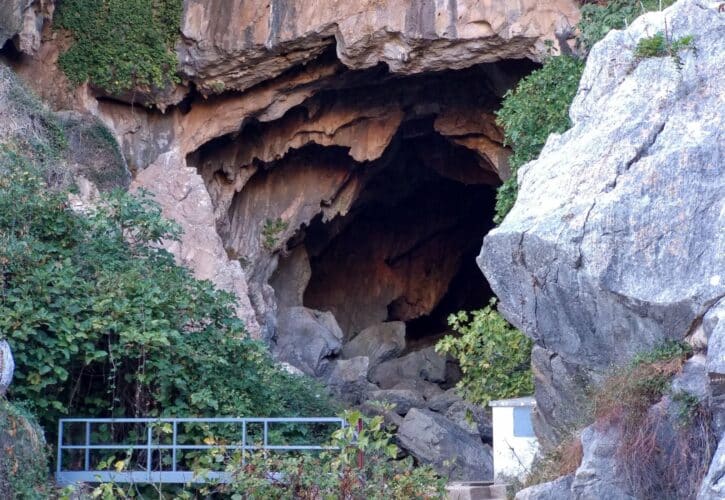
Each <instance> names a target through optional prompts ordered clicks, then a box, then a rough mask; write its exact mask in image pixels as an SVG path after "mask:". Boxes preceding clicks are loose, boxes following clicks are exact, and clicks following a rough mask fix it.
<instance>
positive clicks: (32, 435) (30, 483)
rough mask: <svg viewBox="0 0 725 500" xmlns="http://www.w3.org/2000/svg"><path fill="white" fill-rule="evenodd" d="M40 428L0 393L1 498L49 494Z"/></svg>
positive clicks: (41, 497) (46, 463)
mask: <svg viewBox="0 0 725 500" xmlns="http://www.w3.org/2000/svg"><path fill="white" fill-rule="evenodd" d="M49 493H50V487H49V482H48V458H47V456H46V450H45V439H44V437H43V431H42V430H41V429H40V428H39V427H38V424H37V423H36V422H35V419H34V418H33V416H32V415H31V414H30V413H28V412H27V411H25V410H24V409H23V408H21V407H19V406H16V405H13V404H10V403H9V402H8V401H7V400H6V399H5V398H4V397H2V396H0V498H23V499H28V500H34V499H38V500H41V499H44V498H49V496H50V495H49Z"/></svg>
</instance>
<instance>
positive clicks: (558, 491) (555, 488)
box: [516, 474, 574, 500]
mask: <svg viewBox="0 0 725 500" xmlns="http://www.w3.org/2000/svg"><path fill="white" fill-rule="evenodd" d="M573 480H574V475H573V474H568V475H566V476H562V477H560V478H559V479H556V480H554V481H550V482H548V483H542V484H537V485H535V486H530V487H528V488H525V489H523V490H521V491H519V492H518V493H516V500H569V499H570V498H573V497H572V493H571V483H572V481H573Z"/></svg>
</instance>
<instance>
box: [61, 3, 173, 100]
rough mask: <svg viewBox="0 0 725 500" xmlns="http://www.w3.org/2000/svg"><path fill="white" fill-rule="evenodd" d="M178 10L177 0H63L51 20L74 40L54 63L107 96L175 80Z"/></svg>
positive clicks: (69, 75) (79, 81)
mask: <svg viewBox="0 0 725 500" xmlns="http://www.w3.org/2000/svg"><path fill="white" fill-rule="evenodd" d="M181 14H182V1H181V0H64V1H63V2H60V3H59V5H58V11H57V13H56V17H55V23H56V26H57V27H59V28H63V29H66V30H68V31H69V32H70V33H71V34H72V35H73V39H74V43H73V45H71V47H70V48H69V49H68V51H67V52H65V53H63V54H61V56H60V58H59V64H60V67H61V68H62V69H63V71H64V72H65V73H66V75H67V76H68V78H69V79H70V81H71V82H72V83H73V84H76V85H78V84H81V83H83V82H86V81H88V82H90V83H91V84H93V85H96V86H98V87H100V88H103V89H105V90H106V91H108V92H110V93H111V94H119V93H122V92H124V91H128V90H131V89H134V88H139V87H141V88H144V87H146V88H164V87H166V86H168V85H170V84H173V83H176V82H178V81H179V79H178V77H177V76H176V66H177V60H176V54H175V53H174V43H175V42H176V39H177V38H178V35H179V26H180V23H181Z"/></svg>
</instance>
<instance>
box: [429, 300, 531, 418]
mask: <svg viewBox="0 0 725 500" xmlns="http://www.w3.org/2000/svg"><path fill="white" fill-rule="evenodd" d="M495 303H496V302H495V300H491V304H490V305H488V306H486V307H485V308H483V309H481V310H478V311H473V312H472V313H470V314H469V313H467V312H464V311H460V312H458V313H456V314H452V315H451V316H449V317H448V323H449V324H450V325H451V327H453V330H455V331H456V332H457V333H458V335H457V336H454V335H447V336H445V337H444V338H443V339H441V340H440V341H439V342H438V344H437V345H436V350H437V351H439V352H444V353H447V354H450V355H452V356H453V357H455V358H457V359H458V361H459V363H460V365H461V371H462V372H463V378H462V379H461V381H460V382H459V384H458V388H459V389H460V390H461V392H462V394H463V395H464V396H465V397H466V399H469V400H470V401H472V402H474V403H478V404H481V405H484V406H485V405H486V404H488V401H490V400H491V399H498V398H510V397H516V396H524V395H529V394H531V393H532V392H533V391H534V385H533V379H532V375H531V346H532V342H531V340H530V339H529V338H527V337H526V336H524V335H523V334H522V333H521V332H519V331H518V330H516V329H515V328H514V327H512V326H511V325H510V324H509V323H508V322H507V321H506V320H505V319H504V318H503V317H502V316H501V315H500V314H499V313H498V312H497V311H496V310H495V309H494V307H495Z"/></svg>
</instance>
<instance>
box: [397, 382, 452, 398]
mask: <svg viewBox="0 0 725 500" xmlns="http://www.w3.org/2000/svg"><path fill="white" fill-rule="evenodd" d="M392 389H405V390H409V391H414V392H418V393H420V394H422V395H423V397H424V398H425V399H426V401H427V400H429V399H431V398H434V397H436V396H438V395H440V394H442V393H443V389H441V388H440V386H439V385H438V384H434V383H433V382H427V381H425V380H421V379H409V380H403V381H401V382H398V383H397V384H395V385H394V386H393V387H392Z"/></svg>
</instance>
